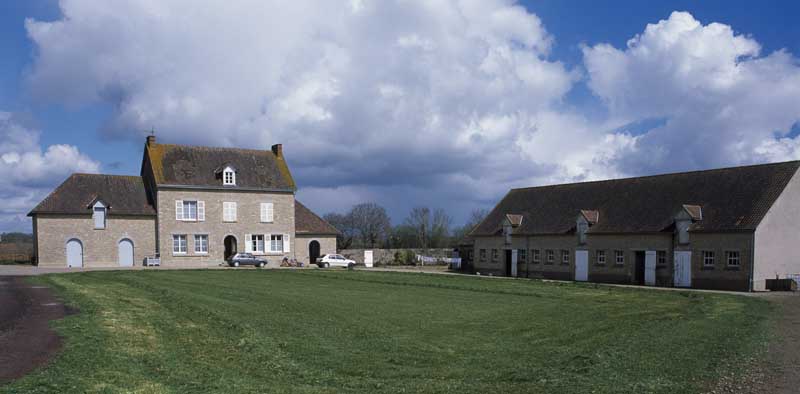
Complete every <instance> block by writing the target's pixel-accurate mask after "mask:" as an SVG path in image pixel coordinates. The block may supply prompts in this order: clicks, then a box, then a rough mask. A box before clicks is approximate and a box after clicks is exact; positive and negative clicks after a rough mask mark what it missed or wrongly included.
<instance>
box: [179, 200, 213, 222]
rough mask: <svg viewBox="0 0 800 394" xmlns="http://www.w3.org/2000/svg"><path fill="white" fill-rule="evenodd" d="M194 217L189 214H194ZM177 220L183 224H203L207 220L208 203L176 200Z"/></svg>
mask: <svg viewBox="0 0 800 394" xmlns="http://www.w3.org/2000/svg"><path fill="white" fill-rule="evenodd" d="M192 206H194V217H190V215H188V213H190V212H192ZM175 219H176V220H179V221H182V222H202V221H204V220H206V203H205V201H201V200H175Z"/></svg>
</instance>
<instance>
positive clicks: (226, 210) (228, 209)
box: [222, 201, 238, 223]
mask: <svg viewBox="0 0 800 394" xmlns="http://www.w3.org/2000/svg"><path fill="white" fill-rule="evenodd" d="M237 211H238V207H237V204H236V202H234V201H224V202H223V203H222V221H223V222H227V223H233V222H236V220H237V217H236V216H237V214H238V212H237Z"/></svg>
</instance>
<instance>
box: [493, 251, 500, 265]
mask: <svg viewBox="0 0 800 394" xmlns="http://www.w3.org/2000/svg"><path fill="white" fill-rule="evenodd" d="M499 258H500V253H498V252H497V249H492V261H494V262H497V260H498V259H499Z"/></svg>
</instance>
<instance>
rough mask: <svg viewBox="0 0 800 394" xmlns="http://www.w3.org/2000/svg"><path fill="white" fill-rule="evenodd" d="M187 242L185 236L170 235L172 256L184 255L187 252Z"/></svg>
mask: <svg viewBox="0 0 800 394" xmlns="http://www.w3.org/2000/svg"><path fill="white" fill-rule="evenodd" d="M181 240H183V242H181ZM176 242H177V243H176ZM187 242H188V241H187V237H186V234H172V254H177V255H184V254H186V253H187V250H188V244H187ZM176 246H177V248H176Z"/></svg>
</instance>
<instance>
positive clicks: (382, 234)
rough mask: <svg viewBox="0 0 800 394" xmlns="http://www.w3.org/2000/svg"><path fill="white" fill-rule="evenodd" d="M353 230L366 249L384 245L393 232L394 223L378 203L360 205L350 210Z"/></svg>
mask: <svg viewBox="0 0 800 394" xmlns="http://www.w3.org/2000/svg"><path fill="white" fill-rule="evenodd" d="M349 215H350V216H351V218H352V223H353V228H354V229H355V230H356V232H357V234H358V235H359V237H360V239H361V244H362V245H363V246H365V247H370V248H374V247H375V245H376V244H379V245H382V244H383V243H384V241H385V240H386V237H387V236H388V234H389V233H390V232H391V228H392V223H391V220H389V215H387V214H386V209H384V208H383V207H382V206H380V205H378V204H376V203H371V202H370V203H363V204H358V205H356V206H354V207H353V209H352V210H350V213H349Z"/></svg>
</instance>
